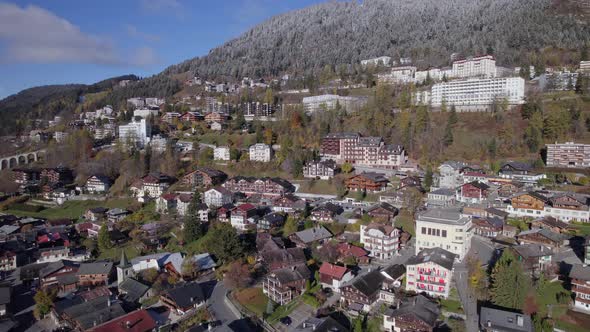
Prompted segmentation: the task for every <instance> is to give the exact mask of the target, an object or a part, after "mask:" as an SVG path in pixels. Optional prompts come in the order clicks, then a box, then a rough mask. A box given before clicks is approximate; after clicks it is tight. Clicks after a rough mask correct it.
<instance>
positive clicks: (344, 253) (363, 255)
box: [337, 242, 371, 264]
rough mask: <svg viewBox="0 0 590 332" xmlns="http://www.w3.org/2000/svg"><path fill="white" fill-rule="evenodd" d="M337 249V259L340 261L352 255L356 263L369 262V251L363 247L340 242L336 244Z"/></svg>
mask: <svg viewBox="0 0 590 332" xmlns="http://www.w3.org/2000/svg"><path fill="white" fill-rule="evenodd" d="M337 249H338V254H339V258H338V260H339V261H341V262H344V261H346V260H347V259H348V258H349V257H353V258H354V259H355V261H356V262H357V263H358V264H369V262H370V261H371V259H370V258H369V252H368V251H367V250H365V249H364V248H361V247H357V246H354V245H352V244H349V243H346V242H342V243H339V244H338V247H337Z"/></svg>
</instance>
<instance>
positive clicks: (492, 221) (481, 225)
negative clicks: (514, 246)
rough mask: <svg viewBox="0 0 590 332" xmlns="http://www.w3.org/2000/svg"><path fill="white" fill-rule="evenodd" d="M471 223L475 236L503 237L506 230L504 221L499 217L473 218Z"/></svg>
mask: <svg viewBox="0 0 590 332" xmlns="http://www.w3.org/2000/svg"><path fill="white" fill-rule="evenodd" d="M471 223H472V224H473V232H474V233H475V234H477V235H480V236H483V237H488V238H495V237H496V236H498V235H501V234H502V229H503V228H504V220H502V219H500V218H498V217H479V218H472V219H471Z"/></svg>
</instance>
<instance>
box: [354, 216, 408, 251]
mask: <svg viewBox="0 0 590 332" xmlns="http://www.w3.org/2000/svg"><path fill="white" fill-rule="evenodd" d="M400 234H401V232H400V230H399V229H398V228H395V227H393V226H392V225H386V224H382V223H371V224H369V225H361V239H360V241H361V243H362V244H363V247H364V248H365V249H366V250H368V251H369V254H370V256H372V257H375V258H378V259H391V258H393V257H394V256H395V255H396V254H397V252H398V250H399V245H400Z"/></svg>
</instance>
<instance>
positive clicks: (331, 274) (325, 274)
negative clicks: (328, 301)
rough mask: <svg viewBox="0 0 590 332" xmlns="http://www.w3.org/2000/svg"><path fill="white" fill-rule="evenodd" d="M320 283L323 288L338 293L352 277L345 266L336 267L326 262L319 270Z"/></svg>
mask: <svg viewBox="0 0 590 332" xmlns="http://www.w3.org/2000/svg"><path fill="white" fill-rule="evenodd" d="M319 274H320V280H319V281H320V283H321V284H322V287H324V288H330V289H332V290H333V291H335V292H337V293H339V292H340V287H341V286H342V285H343V284H345V283H346V282H348V281H350V280H352V278H353V277H354V276H353V274H352V271H350V270H349V269H347V268H346V266H338V265H334V264H330V263H328V262H324V263H322V266H320V270H319Z"/></svg>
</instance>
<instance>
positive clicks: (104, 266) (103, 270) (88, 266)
mask: <svg viewBox="0 0 590 332" xmlns="http://www.w3.org/2000/svg"><path fill="white" fill-rule="evenodd" d="M112 269H113V262H94V263H82V264H80V268H79V269H78V272H77V273H76V274H77V275H87V274H109V273H110V272H111V270H112Z"/></svg>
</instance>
